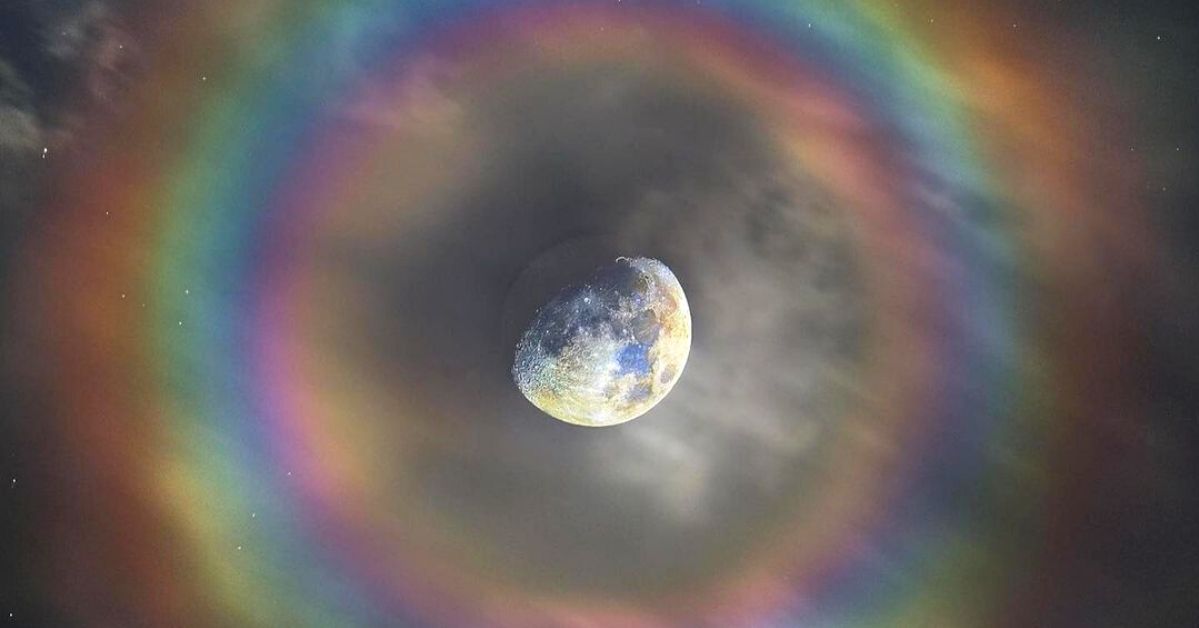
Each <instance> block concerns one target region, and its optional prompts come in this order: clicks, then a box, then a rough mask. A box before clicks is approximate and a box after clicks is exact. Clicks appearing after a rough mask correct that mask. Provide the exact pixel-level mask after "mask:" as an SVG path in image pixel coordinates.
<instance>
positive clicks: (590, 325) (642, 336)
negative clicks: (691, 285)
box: [512, 257, 691, 427]
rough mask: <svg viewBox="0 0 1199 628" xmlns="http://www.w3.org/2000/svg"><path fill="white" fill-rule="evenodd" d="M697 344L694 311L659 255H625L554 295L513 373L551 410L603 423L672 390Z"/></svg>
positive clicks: (640, 409)
mask: <svg viewBox="0 0 1199 628" xmlns="http://www.w3.org/2000/svg"><path fill="white" fill-rule="evenodd" d="M690 349H691V312H690V309H689V308H688V306H687V297H686V295H684V294H683V288H682V286H681V285H680V284H679V281H678V279H677V278H675V276H674V273H672V272H671V271H670V269H669V268H667V267H666V265H665V264H663V263H662V262H659V261H658V260H654V259H648V258H643V257H640V258H626V257H622V258H619V259H617V260H616V261H615V262H614V263H612V264H609V265H606V266H604V267H602V268H600V269H599V270H597V271H596V272H595V274H593V275H592V276H591V278H590V279H588V280H587V281H586V282H584V283H582V284H579V285H574V286H570V287H568V288H566V289H564V290H563V291H562V292H560V293H559V294H558V295H557V296H556V297H554V298H553V299H552V300H550V302H549V303H547V304H546V305H545V306H544V307H542V308H541V309H540V310H539V311H538V312H537V316H536V317H535V318H534V320H533V322H532V323H531V324H530V325H529V328H528V329H527V330H525V333H524V335H523V336H522V337H521V339H520V343H519V344H518V345H517V348H516V358H515V361H514V363H513V365H512V376H513V378H514V379H515V380H516V385H517V387H518V388H520V391H521V393H523V394H524V396H525V398H527V399H528V400H529V401H530V402H532V403H533V405H535V406H537V407H538V408H540V409H541V410H542V411H543V412H545V413H546V414H549V415H550V416H552V417H554V418H557V419H561V420H563V421H566V422H567V423H574V424H576V425H586V426H592V427H601V426H606V425H616V424H618V423H624V422H625V421H629V420H632V419H635V418H637V417H639V416H641V415H642V414H645V413H646V412H648V411H649V410H650V409H651V408H653V407H654V406H655V405H657V404H658V402H660V401H662V399H663V398H664V397H666V395H667V393H669V392H670V389H671V388H673V387H674V384H675V382H676V381H678V379H679V376H680V375H681V374H682V372H683V366H684V365H685V364H686V362H687V354H688V352H689V351H690Z"/></svg>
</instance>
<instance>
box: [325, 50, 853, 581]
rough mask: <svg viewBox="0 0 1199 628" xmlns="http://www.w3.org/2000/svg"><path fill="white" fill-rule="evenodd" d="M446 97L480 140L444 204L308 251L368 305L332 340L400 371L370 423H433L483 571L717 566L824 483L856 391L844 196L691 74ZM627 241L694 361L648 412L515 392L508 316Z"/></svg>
mask: <svg viewBox="0 0 1199 628" xmlns="http://www.w3.org/2000/svg"><path fill="white" fill-rule="evenodd" d="M447 94H448V95H449V96H448V97H453V95H452V94H453V90H452V89H446V90H445V93H444V94H442V96H441V97H447ZM455 106H456V107H457V108H459V109H461V110H462V111H463V112H464V113H463V115H464V116H465V118H466V119H467V120H468V122H466V123H464V125H463V129H465V130H464V131H462V132H464V133H469V134H471V135H472V136H473V137H475V138H476V139H475V142H476V143H477V144H478V145H480V146H482V147H483V149H482V150H483V151H484V154H483V155H482V156H481V157H480V162H481V163H482V167H480V168H479V169H478V171H477V172H476V173H474V174H473V175H470V176H463V177H461V178H458V179H456V180H455V182H454V188H455V191H454V193H453V194H449V195H447V196H445V197H444V198H445V200H444V201H443V202H444V205H441V206H438V207H437V209H436V211H435V212H432V213H435V214H436V215H437V216H439V217H441V219H440V220H439V221H438V222H437V223H436V224H434V225H431V226H429V225H426V226H424V227H422V228H420V229H413V230H409V231H410V233H408V234H407V235H402V236H400V237H399V238H398V239H396V240H392V241H389V242H388V246H387V247H382V248H379V249H372V250H371V251H370V252H364V250H363V249H362V248H361V247H357V246H355V245H354V243H355V242H357V241H359V239H358V238H356V237H355V236H353V235H352V234H351V235H348V236H347V235H346V234H341V235H340V236H338V237H346V238H349V240H343V241H338V240H331V241H325V242H323V243H321V244H319V245H318V246H321V247H323V248H324V249H325V251H326V253H325V254H324V256H323V259H324V260H325V263H326V264H327V265H328V266H327V268H326V271H327V272H330V273H332V274H333V276H334V277H338V279H336V280H335V283H352V284H359V285H362V286H363V287H364V289H363V290H362V291H361V293H360V294H362V295H363V298H364V299H365V300H366V301H367V303H365V304H364V303H361V302H360V303H355V304H353V305H352V306H347V309H346V310H345V312H344V318H342V317H341V316H340V315H339V317H338V318H339V319H340V320H343V321H345V323H346V324H345V325H344V326H340V327H339V328H338V329H337V330H333V331H330V334H331V335H332V336H334V337H336V338H337V340H336V341H331V342H330V346H334V347H341V348H342V349H343V350H348V351H350V353H348V354H347V355H346V356H345V363H347V364H351V365H353V366H352V367H351V368H353V369H354V370H355V371H356V375H357V376H358V377H361V378H362V380H361V381H374V382H375V384H374V385H375V386H378V387H379V388H386V387H387V386H388V384H387V382H395V387H396V388H398V389H399V391H398V392H397V399H396V400H395V406H394V408H393V409H392V411H384V412H379V413H378V415H377V416H375V417H374V418H368V419H366V420H373V421H395V422H411V423H416V424H419V427H415V428H414V427H413V426H396V427H394V428H393V429H394V430H396V431H397V432H402V433H406V434H412V433H420V434H423V435H424V436H423V437H425V438H428V439H430V440H431V441H434V442H437V443H439V444H434V445H431V446H428V447H419V448H415V450H414V451H415V452H416V454H415V455H417V456H419V458H418V459H416V460H412V461H410V464H411V465H412V466H411V467H409V466H408V465H407V464H405V465H402V466H404V467H405V469H406V470H407V472H411V471H412V470H413V469H415V471H416V475H417V477H418V478H419V479H417V480H416V483H417V484H418V485H419V487H420V488H419V492H420V493H421V495H422V499H423V500H426V504H427V507H428V508H430V509H432V510H435V511H440V512H443V513H444V514H446V515H447V516H450V517H451V518H452V519H453V520H454V521H455V522H456V525H460V526H463V527H465V528H467V529H468V530H469V532H468V534H469V535H470V536H471V537H472V538H479V539H484V540H485V545H487V546H488V547H494V548H499V549H497V550H496V552H497V553H498V554H500V557H499V559H498V562H497V563H495V564H492V565H490V566H489V567H488V568H489V569H495V568H498V569H506V570H511V571H512V572H513V574H519V575H521V576H522V577H523V578H526V579H528V580H531V581H534V582H536V584H537V586H539V587H549V588H564V589H577V588H582V589H593V590H603V591H606V592H609V593H618V594H621V595H637V594H640V593H646V592H649V591H652V590H654V589H655V587H657V586H662V585H664V584H666V583H670V584H671V586H680V584H679V583H683V582H688V581H693V580H703V579H705V578H709V577H712V576H714V575H717V574H719V573H725V571H724V570H715V571H714V570H712V569H711V565H712V564H713V561H715V562H717V563H720V564H735V563H736V561H737V560H739V557H743V556H744V555H743V554H742V552H744V551H745V549H746V548H747V547H748V546H752V545H753V544H754V543H755V538H758V537H756V536H755V535H756V534H757V533H758V531H760V529H761V527H762V526H764V525H766V526H768V525H770V522H771V521H775V520H779V519H781V518H785V517H786V516H790V515H793V514H794V513H791V512H789V511H788V506H786V505H787V504H792V503H794V499H793V498H794V497H795V496H797V495H801V494H803V493H804V491H805V490H807V488H808V486H809V485H810V484H811V483H814V482H818V481H819V480H818V478H819V477H820V473H821V468H822V465H821V462H820V452H821V451H822V445H823V443H824V438H825V437H826V436H827V435H828V434H830V432H831V431H833V430H834V429H835V428H834V427H833V426H832V425H830V423H829V422H830V421H832V420H833V419H834V418H835V417H836V416H837V415H838V413H840V412H842V411H844V409H845V407H846V406H847V405H848V404H850V403H852V399H853V395H854V393H853V392H852V391H851V390H849V389H848V388H846V387H844V386H842V385H841V384H840V382H843V381H846V380H852V379H853V376H852V372H853V371H854V369H856V368H857V367H858V366H859V361H860V359H861V355H860V354H861V336H862V334H863V326H864V324H865V320H864V318H865V317H864V314H863V313H862V312H861V308H862V303H863V301H862V295H861V294H860V292H861V285H860V281H859V277H858V269H857V267H856V265H855V261H854V254H853V249H854V244H853V242H852V239H851V237H850V235H849V230H848V227H847V226H846V224H845V223H844V213H843V211H842V210H841V209H839V208H837V207H835V206H834V205H833V204H832V203H831V202H830V201H829V200H828V199H826V198H825V197H823V196H822V194H821V192H820V190H819V189H818V188H816V187H815V186H813V185H811V184H810V183H807V182H805V181H803V180H802V179H800V178H799V177H798V175H796V174H795V173H793V172H790V171H789V170H788V169H787V168H786V167H784V165H783V163H784V160H783V159H782V157H781V156H780V155H779V154H777V152H776V150H777V148H776V147H775V146H774V145H773V144H772V143H771V142H770V139H769V137H768V136H767V135H766V134H765V133H764V131H763V130H762V129H760V128H758V127H757V126H756V124H757V123H756V122H755V121H754V119H753V118H752V116H750V115H748V114H747V112H745V111H744V110H741V109H740V108H739V107H738V106H737V105H736V104H735V103H734V102H733V101H731V100H729V99H726V98H724V97H721V96H719V95H714V94H711V93H703V92H700V91H698V90H695V89H694V88H693V87H690V86H688V85H687V84H685V83H684V82H682V81H680V80H678V79H677V72H676V73H673V74H672V73H669V72H663V71H661V70H660V69H653V68H645V67H632V66H627V65H619V64H617V65H596V66H595V67H592V68H590V69H588V70H584V71H575V72H572V73H570V74H550V73H535V74H534V73H531V74H530V75H529V76H527V77H523V78H517V79H514V80H511V81H509V82H506V83H504V84H503V85H502V86H500V87H499V88H498V89H496V90H491V91H488V92H487V94H486V95H485V96H482V97H476V96H471V97H466V96H458V102H456V103H455ZM405 211H408V210H407V209H406V208H404V207H397V208H396V209H395V212H396V220H400V221H402V220H403V212H405ZM404 231H405V230H403V229H398V230H397V232H399V233H404ZM618 255H629V256H633V255H639V256H649V257H654V258H658V259H661V260H663V261H665V262H666V263H667V264H668V265H670V266H671V268H672V269H674V270H675V272H676V273H677V275H678V276H679V278H680V281H681V282H682V284H683V286H684V289H685V290H686V292H687V294H688V297H689V299H690V301H691V308H692V311H693V315H694V320H695V342H694V346H693V352H692V358H691V360H690V362H689V364H688V366H687V367H686V370H685V371H684V373H683V376H682V379H681V380H680V382H679V384H678V385H677V387H676V388H675V391H674V392H672V393H671V395H670V396H669V397H668V398H667V399H666V400H665V401H664V402H663V403H662V404H660V405H659V406H658V407H657V408H655V409H654V410H653V411H651V413H650V414H649V415H647V416H646V417H643V418H642V419H638V420H636V421H633V422H630V423H628V424H626V425H622V426H619V427H615V428H606V429H600V430H588V429H579V428H576V427H573V426H568V425H565V424H562V423H560V422H558V421H555V420H553V419H551V418H549V417H547V416H545V415H543V414H541V413H540V412H539V411H537V410H536V409H535V408H534V407H533V406H531V405H530V404H529V403H528V402H527V401H526V400H525V399H523V398H522V397H521V396H520V394H519V392H517V391H516V389H515V386H514V385H513V383H512V381H511V376H510V369H511V360H512V357H513V349H514V347H515V334H514V333H513V328H514V326H515V328H517V329H519V328H520V327H523V325H524V324H526V323H527V322H528V320H529V318H530V317H531V314H532V312H533V310H534V309H535V308H536V307H537V306H539V305H541V304H543V303H544V302H545V301H546V300H548V298H549V297H550V296H551V295H552V294H553V292H554V291H556V290H557V289H559V288H561V287H563V286H564V285H567V284H568V283H570V282H571V281H574V280H578V279H580V278H582V277H585V276H586V275H588V274H590V273H591V272H592V271H593V270H594V269H595V268H597V267H598V266H599V265H601V264H603V263H605V262H610V261H611V260H612V259H614V258H615V257H616V256H618ZM530 286H531V287H530ZM514 300H516V301H519V303H517V304H515V305H514V304H513V301H514ZM513 308H515V309H513ZM513 311H516V312H519V313H518V314H513ZM506 319H510V320H506ZM347 348H352V349H347ZM399 397H405V398H404V399H400V398H399ZM413 397H415V398H416V399H413ZM430 434H431V435H432V436H430ZM747 461H752V462H750V463H749V464H747ZM800 470H802V471H803V472H799V471H800ZM410 480H411V478H408V480H406V481H410Z"/></svg>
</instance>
